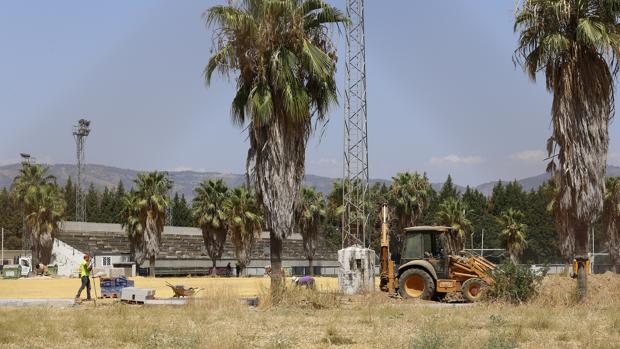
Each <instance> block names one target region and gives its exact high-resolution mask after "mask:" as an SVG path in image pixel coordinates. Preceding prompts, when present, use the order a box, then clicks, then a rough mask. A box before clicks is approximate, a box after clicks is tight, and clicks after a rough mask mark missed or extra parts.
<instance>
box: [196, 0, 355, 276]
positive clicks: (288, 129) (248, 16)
mask: <svg viewBox="0 0 620 349" xmlns="http://www.w3.org/2000/svg"><path fill="white" fill-rule="evenodd" d="M205 15H206V19H207V23H208V25H210V26H211V27H214V32H213V33H214V34H213V38H214V40H213V41H214V42H215V45H216V47H215V53H214V54H213V56H212V57H211V58H210V59H209V62H208V64H207V67H206V68H205V72H204V73H205V79H206V81H207V83H209V82H210V81H211V76H212V74H213V72H214V71H215V70H218V71H219V72H221V73H224V74H228V73H231V72H232V73H234V74H237V78H236V81H237V93H236V95H235V97H234V99H233V102H232V120H233V123H234V124H236V125H239V126H244V125H246V124H247V129H248V138H249V141H250V149H249V150H248V158H247V169H246V172H247V173H248V174H249V173H253V176H252V177H253V178H255V185H256V195H257V199H258V202H259V204H260V205H261V206H262V208H263V211H264V214H265V227H266V228H267V229H268V230H269V232H270V246H271V248H270V249H271V266H272V268H273V270H274V273H273V276H272V279H271V280H272V286H274V287H279V286H280V285H281V272H280V271H281V265H282V262H281V256H280V255H281V252H282V240H283V239H285V238H286V236H287V235H289V234H290V233H291V232H292V231H293V230H294V222H293V216H294V212H295V204H296V203H297V202H298V201H299V200H298V195H299V193H300V191H301V187H302V182H303V178H304V172H305V169H304V166H305V151H306V143H307V140H308V137H309V136H310V135H311V133H312V131H313V119H315V121H316V123H321V122H326V119H327V111H328V108H329V107H330V105H332V104H333V103H335V102H336V101H337V91H336V81H335V79H334V75H335V72H336V48H335V46H334V45H333V44H332V42H331V39H330V31H329V30H328V29H329V28H328V27H327V25H328V24H333V23H335V24H338V23H343V22H344V21H345V16H344V15H343V14H342V13H341V12H340V11H338V10H337V9H335V8H334V7H332V6H331V5H329V4H327V3H325V2H323V1H319V0H263V1H254V0H245V1H235V2H230V3H229V5H225V6H213V7H211V8H210V9H209V10H208V11H207V12H206V14H205Z"/></svg>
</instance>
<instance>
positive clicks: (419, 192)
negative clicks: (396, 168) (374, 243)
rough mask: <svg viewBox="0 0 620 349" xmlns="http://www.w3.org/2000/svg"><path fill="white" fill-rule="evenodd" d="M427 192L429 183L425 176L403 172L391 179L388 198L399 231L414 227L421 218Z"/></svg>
mask: <svg viewBox="0 0 620 349" xmlns="http://www.w3.org/2000/svg"><path fill="white" fill-rule="evenodd" d="M429 190H430V183H429V182H428V178H427V177H426V175H420V174H419V173H417V172H413V173H411V172H403V173H398V174H396V176H394V177H392V185H391V186H390V191H389V193H388V198H389V200H390V204H391V206H392V208H393V210H394V214H395V216H396V218H397V220H398V225H399V229H401V230H402V229H404V228H406V227H411V226H414V225H416V224H417V223H418V221H419V220H420V218H422V215H423V213H424V210H425V209H426V206H427V205H428V200H427V199H428V193H429Z"/></svg>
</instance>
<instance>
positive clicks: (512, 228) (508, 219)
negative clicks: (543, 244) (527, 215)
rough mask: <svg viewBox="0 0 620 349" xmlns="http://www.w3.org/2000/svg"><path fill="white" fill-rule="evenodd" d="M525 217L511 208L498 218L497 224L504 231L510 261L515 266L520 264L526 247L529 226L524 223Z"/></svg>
mask: <svg viewBox="0 0 620 349" xmlns="http://www.w3.org/2000/svg"><path fill="white" fill-rule="evenodd" d="M523 217H524V215H523V213H522V212H521V211H519V210H515V209H513V208H509V209H507V210H506V211H504V212H502V213H501V215H500V216H499V217H498V218H497V223H498V224H499V226H500V229H501V230H502V231H501V236H502V238H503V239H504V243H505V244H506V249H507V250H508V254H509V255H510V261H511V262H512V263H513V264H519V258H520V257H521V255H522V254H523V250H524V249H525V245H526V240H525V231H526V230H527V225H525V224H524V223H522V220H523Z"/></svg>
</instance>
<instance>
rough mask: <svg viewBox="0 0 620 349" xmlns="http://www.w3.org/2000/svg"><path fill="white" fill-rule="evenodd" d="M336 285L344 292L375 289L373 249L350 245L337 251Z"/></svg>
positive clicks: (353, 292)
mask: <svg viewBox="0 0 620 349" xmlns="http://www.w3.org/2000/svg"><path fill="white" fill-rule="evenodd" d="M338 263H339V264H340V267H339V268H338V286H339V287H340V291H342V292H343V293H345V294H358V293H364V292H371V291H373V290H374V289H375V251H373V250H371V249H368V248H364V247H361V246H351V247H347V248H344V249H342V250H339V251H338Z"/></svg>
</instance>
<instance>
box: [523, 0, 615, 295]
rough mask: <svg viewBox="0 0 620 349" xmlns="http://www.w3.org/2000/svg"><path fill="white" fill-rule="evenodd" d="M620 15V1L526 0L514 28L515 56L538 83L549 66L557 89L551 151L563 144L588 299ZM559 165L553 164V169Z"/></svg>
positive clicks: (568, 203) (562, 167) (562, 202)
mask: <svg viewBox="0 0 620 349" xmlns="http://www.w3.org/2000/svg"><path fill="white" fill-rule="evenodd" d="M619 16H620V1H618V0H605V1H601V0H522V2H521V5H520V7H519V9H518V12H517V15H516V19H515V26H514V30H515V32H519V42H518V46H517V49H516V51H515V61H516V62H518V63H519V64H521V65H522V67H523V68H524V70H525V71H526V72H527V74H528V75H529V77H530V79H532V80H533V81H535V80H536V75H537V74H538V72H540V71H544V73H545V76H546V86H547V90H549V91H550V92H551V93H553V104H552V108H551V117H552V124H553V134H552V136H551V138H550V140H549V143H548V147H547V148H548V149H547V150H548V152H549V156H556V154H553V153H554V152H555V150H556V147H557V149H558V153H557V159H558V161H559V171H558V177H557V178H558V189H559V192H558V197H557V206H558V207H557V209H558V212H559V213H558V218H559V220H560V222H559V224H560V225H561V226H562V230H563V231H565V232H566V234H568V235H571V236H574V237H575V257H576V259H577V261H578V266H579V271H578V278H577V279H578V290H579V295H580V298H583V297H585V294H586V288H587V285H586V273H585V269H584V268H585V261H587V259H588V247H589V244H588V237H589V234H588V232H589V228H590V226H591V225H592V224H593V223H594V221H595V220H596V218H597V217H598V215H599V214H600V212H601V209H602V206H603V187H604V181H605V168H606V163H607V150H608V144H609V134H608V126H609V120H610V118H611V116H612V114H613V101H614V77H615V74H616V73H617V72H618V68H619V66H618V57H617V54H618V52H620V51H619V50H620V26H618V18H619ZM555 167H556V164H555V162H554V161H552V162H551V163H550V167H549V168H548V169H549V170H554V169H555Z"/></svg>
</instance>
